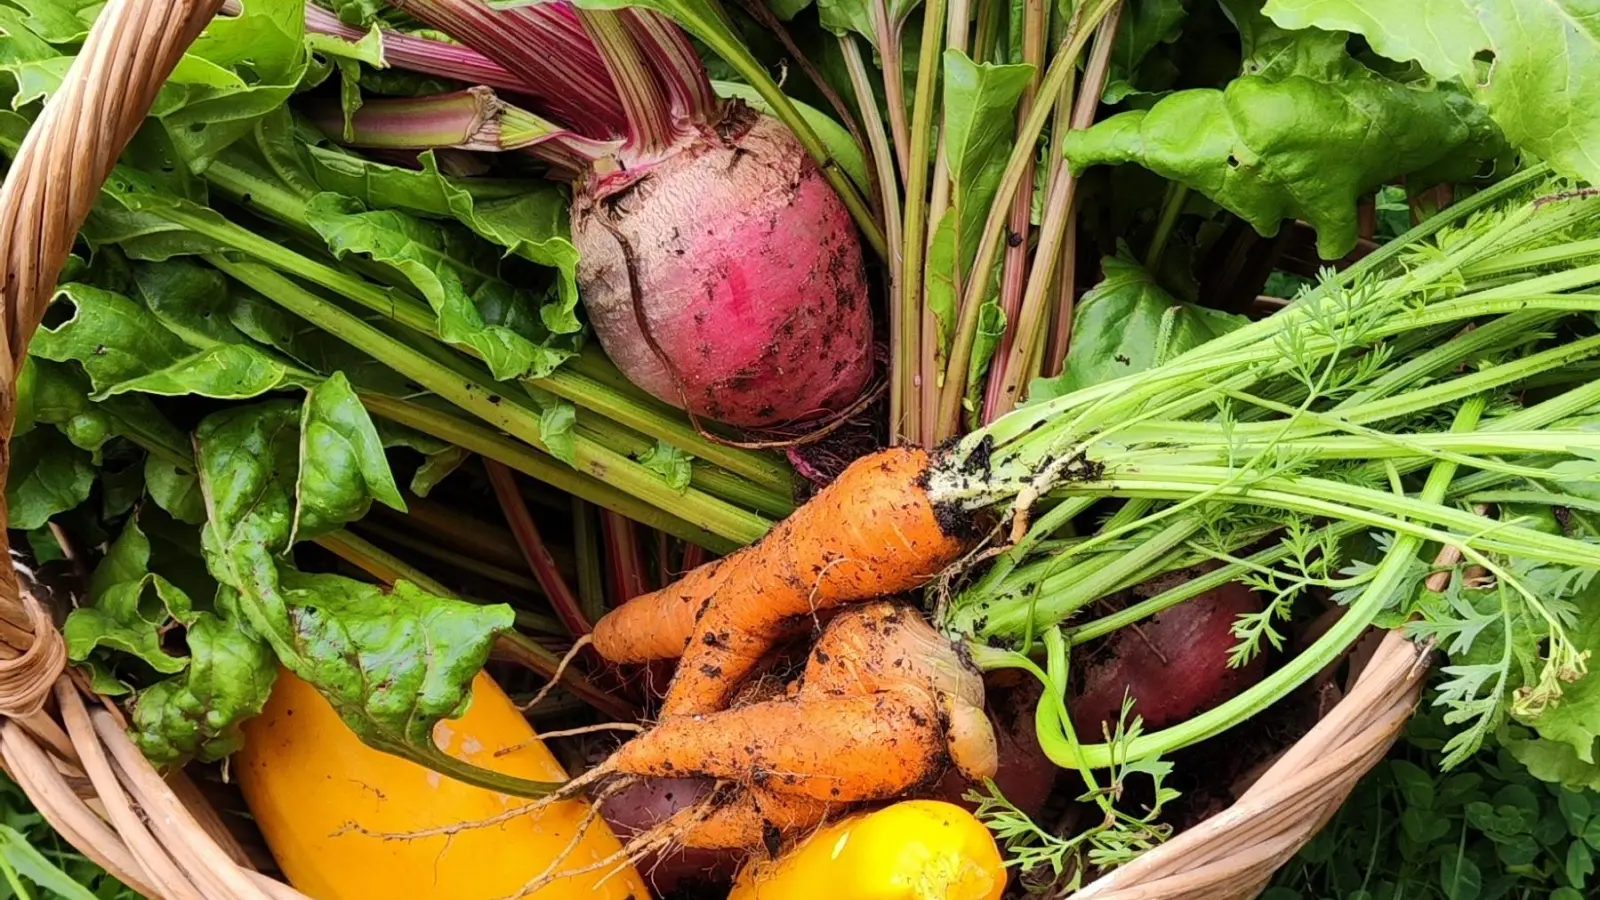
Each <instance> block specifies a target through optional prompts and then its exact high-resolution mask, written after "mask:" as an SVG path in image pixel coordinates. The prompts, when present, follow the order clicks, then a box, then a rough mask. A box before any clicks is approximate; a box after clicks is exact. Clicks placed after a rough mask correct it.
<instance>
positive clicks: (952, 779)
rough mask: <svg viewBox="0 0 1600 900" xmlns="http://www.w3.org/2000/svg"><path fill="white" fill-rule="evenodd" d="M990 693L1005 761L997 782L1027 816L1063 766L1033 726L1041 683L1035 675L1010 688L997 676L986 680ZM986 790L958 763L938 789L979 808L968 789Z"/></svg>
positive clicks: (1040, 805)
mask: <svg viewBox="0 0 1600 900" xmlns="http://www.w3.org/2000/svg"><path fill="white" fill-rule="evenodd" d="M984 693H985V695H986V696H987V697H988V698H989V722H990V724H991V725H992V726H993V727H994V736H995V744H996V746H997V747H998V748H999V751H1000V766H999V769H998V770H996V772H995V775H994V779H993V780H994V785H995V787H997V788H999V789H1000V793H1001V795H1002V796H1004V797H1005V798H1006V799H1007V800H1009V801H1011V803H1012V804H1013V805H1015V806H1016V807H1017V808H1018V809H1020V810H1022V811H1023V812H1025V813H1027V814H1028V815H1030V816H1032V815H1037V814H1038V813H1039V811H1040V810H1041V809H1042V808H1043V807H1044V803H1045V801H1046V800H1048V799H1049V798H1050V792H1051V790H1052V789H1053V788H1054V787H1055V783H1056V775H1057V774H1058V773H1059V772H1060V771H1061V770H1060V769H1059V768H1058V767H1057V766H1056V764H1055V763H1054V762H1051V760H1050V757H1048V756H1045V754H1044V749H1043V748H1041V747H1040V746H1039V737H1038V734H1037V733H1036V732H1035V731H1034V728H1033V723H1034V718H1035V716H1034V710H1035V708H1036V707H1037V705H1038V703H1039V695H1040V694H1042V693H1043V688H1042V686H1041V685H1040V684H1039V683H1038V682H1037V681H1034V680H1033V679H1032V678H1031V677H1030V678H1029V680H1028V681H1026V682H1022V683H1020V684H1018V685H1016V686H1014V687H1011V688H1009V689H1007V688H1001V687H998V686H997V685H995V684H994V683H993V682H992V681H991V682H989V683H988V684H986V685H985V687H984ZM972 790H977V791H978V793H980V794H982V793H985V791H984V790H983V786H982V785H979V784H973V783H972V782H970V781H968V780H967V778H966V776H964V775H962V774H961V772H960V771H958V770H957V769H956V768H955V767H954V766H952V767H950V770H949V771H948V772H946V773H945V776H944V778H943V779H942V780H941V781H940V782H939V785H938V787H936V788H934V791H933V795H934V797H935V798H936V799H939V800H947V801H949V802H951V803H955V804H959V805H961V806H965V807H966V808H968V809H975V808H976V804H973V803H970V802H968V801H967V800H966V794H967V792H968V791H972Z"/></svg>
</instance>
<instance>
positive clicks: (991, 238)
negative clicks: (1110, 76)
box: [938, 0, 1120, 439]
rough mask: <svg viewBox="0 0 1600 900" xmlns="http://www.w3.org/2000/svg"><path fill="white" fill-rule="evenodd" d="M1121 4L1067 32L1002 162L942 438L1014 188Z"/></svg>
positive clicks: (971, 283) (964, 315) (956, 410)
mask: <svg viewBox="0 0 1600 900" xmlns="http://www.w3.org/2000/svg"><path fill="white" fill-rule="evenodd" d="M1119 3H1120V0H1104V2H1102V3H1100V4H1099V5H1097V6H1096V7H1095V8H1094V9H1093V10H1092V11H1089V12H1088V13H1087V14H1086V15H1085V17H1084V20H1082V21H1080V22H1079V23H1078V26H1079V27H1077V28H1075V29H1070V30H1069V31H1068V33H1067V35H1066V39H1065V40H1064V41H1063V42H1062V49H1061V50H1060V51H1059V52H1057V53H1056V55H1055V58H1054V59H1052V60H1051V62H1050V68H1049V69H1048V70H1046V72H1045V76H1044V83H1043V84H1042V86H1041V95H1042V96H1043V97H1044V98H1045V99H1044V102H1042V103H1038V104H1035V105H1034V108H1033V111H1032V112H1031V113H1030V114H1029V116H1028V121H1027V122H1025V123H1023V127H1022V128H1020V129H1019V130H1018V132H1017V143H1016V145H1015V146H1014V147H1013V148H1012V150H1011V159H1010V161H1008V162H1007V163H1006V168H1005V171H1004V172H1003V173H1002V174H1001V176H1000V187H999V189H998V190H997V191H996V192H995V198H994V201H993V203H992V205H991V206H990V207H989V216H988V219H987V220H986V221H985V222H984V224H983V234H982V236H981V237H980V238H979V241H978V252H977V255H976V257H975V258H974V260H973V265H972V272H971V274H970V275H969V276H968V280H967V287H966V290H965V291H964V292H963V296H962V299H961V304H960V307H959V313H958V317H957V324H956V333H955V339H954V340H953V341H952V344H951V349H950V357H949V359H948V361H947V362H946V364H945V375H946V377H945V379H944V383H943V384H942V386H941V393H940V395H939V431H938V433H939V435H940V437H941V439H942V438H945V437H950V436H953V435H955V433H956V430H957V427H958V425H959V422H960V416H961V400H962V398H963V397H964V396H966V381H967V380H966V376H965V374H964V373H965V372H966V371H967V363H968V362H969V361H970V360H971V358H972V344H973V339H974V338H975V337H976V334H977V329H978V310H979V307H980V306H981V305H982V302H983V291H982V286H983V285H984V284H986V283H987V282H988V279H989V276H990V273H991V272H993V271H994V264H995V258H996V257H997V256H998V255H999V246H1000V237H1001V233H1002V232H1003V231H1004V225H1005V221H1006V219H1007V218H1009V216H1010V215H1011V200H1012V198H1014V197H1015V196H1016V195H1017V188H1018V187H1020V186H1021V184H1022V173H1023V170H1024V169H1025V168H1026V167H1027V166H1028V164H1029V163H1030V162H1031V161H1032V158H1033V154H1034V149H1035V143H1036V142H1037V141H1038V140H1039V135H1040V133H1041V132H1043V131H1044V123H1045V120H1046V119H1048V118H1049V117H1050V113H1051V111H1052V110H1054V109H1055V105H1056V99H1057V97H1058V96H1059V94H1060V93H1061V88H1062V86H1063V85H1064V84H1065V83H1066V80H1067V77H1068V75H1069V73H1071V72H1072V71H1073V70H1074V69H1075V68H1076V67H1077V62H1078V54H1079V53H1081V52H1082V51H1083V47H1084V45H1085V44H1087V43H1088V41H1089V33H1090V32H1091V31H1092V30H1093V29H1094V28H1095V26H1097V25H1099V24H1100V20H1101V19H1103V18H1104V17H1105V15H1106V13H1107V12H1109V11H1110V10H1111V9H1112V8H1115V7H1117V6H1118V5H1119Z"/></svg>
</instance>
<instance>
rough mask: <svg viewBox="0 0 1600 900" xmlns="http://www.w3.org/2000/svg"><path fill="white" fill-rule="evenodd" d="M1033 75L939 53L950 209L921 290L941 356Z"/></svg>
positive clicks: (1020, 67) (1022, 68)
mask: <svg viewBox="0 0 1600 900" xmlns="http://www.w3.org/2000/svg"><path fill="white" fill-rule="evenodd" d="M1033 71H1034V70H1033V66H1027V65H1016V66H1009V65H994V64H992V63H974V62H973V61H972V60H971V59H970V58H968V57H967V55H966V54H964V53H962V52H961V51H959V50H946V51H945V54H944V80H945V104H944V130H945V135H946V136H947V142H946V145H945V146H946V153H947V154H948V159H949V161H950V177H951V185H952V187H951V192H950V209H949V210H948V211H947V212H946V213H945V214H944V215H943V216H942V217H941V218H940V220H939V223H938V225H937V226H936V227H935V230H934V235H933V246H932V247H931V248H930V250H929V253H928V263H929V264H928V267H927V275H926V285H925V289H926V291H927V294H928V305H929V306H930V307H931V308H932V309H933V312H934V316H935V318H936V319H937V321H938V323H939V348H940V355H941V357H942V356H943V353H944V352H945V351H946V350H947V348H948V347H949V343H950V336H951V332H952V329H953V328H954V323H955V311H956V305H957V301H958V299H959V298H958V293H959V292H960V291H961V290H962V283H963V281H964V280H965V274H964V273H966V272H967V271H968V270H969V269H970V268H971V267H972V260H973V257H975V256H977V253H978V243H979V239H980V238H981V237H982V235H983V223H984V220H985V219H986V218H987V217H988V215H989V206H990V204H991V202H992V201H993V200H994V195H995V192H996V191H997V190H998V189H999V187H1000V176H1001V174H1002V173H1003V172H1004V171H1005V166H1006V159H1007V156H1008V153H1009V151H1010V149H1011V143H1012V137H1013V134H1014V132H1015V131H1016V108H1017V101H1018V100H1020V99H1021V98H1022V92H1023V91H1024V90H1025V89H1026V88H1027V86H1028V82H1029V80H1031V79H1032V78H1033ZM996 310H997V311H998V307H996ZM991 317H992V314H991ZM990 324H993V323H992V322H991V323H990ZM990 349H991V350H992V349H993V348H992V347H991V348H990ZM985 362H987V358H985Z"/></svg>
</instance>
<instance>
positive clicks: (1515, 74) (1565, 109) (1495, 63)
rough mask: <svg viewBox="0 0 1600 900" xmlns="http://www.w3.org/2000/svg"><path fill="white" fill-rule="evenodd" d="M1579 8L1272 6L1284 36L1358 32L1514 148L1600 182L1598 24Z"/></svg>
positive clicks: (1353, 2) (1489, 2)
mask: <svg viewBox="0 0 1600 900" xmlns="http://www.w3.org/2000/svg"><path fill="white" fill-rule="evenodd" d="M1594 12H1595V11H1594V8H1593V4H1591V3H1588V2H1584V0H1540V2H1537V3H1523V2H1506V0H1419V2H1412V3H1381V2H1377V0H1268V3H1267V4H1266V8H1265V13H1266V15H1268V16H1270V17H1272V20H1273V21H1274V22H1276V23H1277V24H1278V25H1280V26H1282V27H1284V28H1319V29H1324V30H1330V31H1331V30H1338V31H1351V32H1355V33H1357V34H1360V35H1361V36H1362V37H1364V38H1366V39H1367V42H1368V43H1369V44H1370V45H1371V46H1372V49H1373V50H1375V51H1376V52H1377V53H1379V54H1380V55H1382V56H1385V57H1388V58H1389V59H1392V60H1397V61H1399V62H1412V61H1415V62H1416V63H1418V64H1420V65H1421V66H1422V68H1423V69H1425V70H1426V71H1427V72H1428V74H1429V75H1432V76H1433V77H1434V78H1437V79H1439V80H1441V81H1446V82H1450V83H1452V84H1455V85H1459V86H1461V87H1462V88H1464V89H1466V90H1467V91H1470V92H1471V94H1472V96H1473V97H1474V98H1475V99H1477V101H1478V102H1479V103H1481V104H1483V106H1484V108H1486V109H1487V110H1488V112H1489V115H1490V116H1491V117H1492V118H1493V119H1494V121H1495V122H1496V123H1497V124H1498V125H1499V126H1500V128H1501V129H1502V130H1503V131H1504V132H1505V135H1506V137H1507V138H1509V139H1510V141H1511V143H1512V144H1514V145H1516V146H1517V147H1520V148H1522V149H1524V150H1527V151H1528V152H1530V153H1532V154H1534V155H1535V156H1538V157H1540V158H1541V159H1544V160H1547V161H1549V162H1550V163H1551V164H1552V165H1554V166H1555V167H1556V169H1557V170H1559V171H1561V172H1563V173H1564V174H1567V175H1571V176H1574V177H1577V178H1582V179H1584V180H1586V181H1589V182H1590V183H1600V153H1597V152H1596V149H1595V148H1596V147H1600V117H1596V116H1595V115H1594V114H1593V110H1592V109H1591V108H1590V104H1591V103H1592V99H1591V98H1593V97H1595V96H1596V95H1597V92H1600V25H1597V24H1596V21H1595V15H1594Z"/></svg>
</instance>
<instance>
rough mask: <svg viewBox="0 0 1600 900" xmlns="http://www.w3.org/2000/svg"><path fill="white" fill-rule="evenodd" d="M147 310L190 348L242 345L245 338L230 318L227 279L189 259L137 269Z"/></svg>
mask: <svg viewBox="0 0 1600 900" xmlns="http://www.w3.org/2000/svg"><path fill="white" fill-rule="evenodd" d="M134 283H135V284H136V285H137V286H138V292H139V299H140V300H142V301H143V302H144V307H145V309H147V310H149V311H150V313H151V315H153V316H155V317H156V319H157V320H159V321H160V322H161V324H162V325H164V326H166V328H167V330H168V331H171V332H172V333H173V334H175V335H177V336H178V337H179V338H180V339H182V340H183V342H184V343H185V344H187V345H188V346H189V347H199V348H206V347H212V346H215V345H217V344H241V343H244V342H245V340H246V338H245V336H244V334H243V333H242V332H240V331H239V329H238V328H237V327H235V326H234V324H233V322H232V321H230V320H229V318H228V311H229V309H230V306H231V302H230V299H229V284H228V279H227V278H225V277H224V276H223V274H222V273H221V272H219V271H217V270H216V269H213V268H211V267H210V266H203V265H200V264H199V263H196V262H193V261H191V260H187V259H181V260H172V261H170V262H166V263H163V264H160V265H141V266H137V267H135V268H134Z"/></svg>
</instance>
